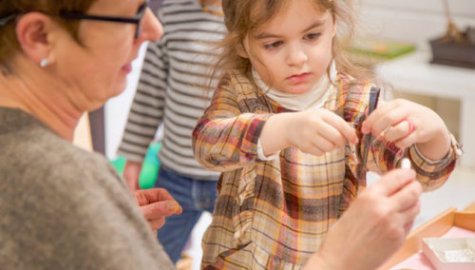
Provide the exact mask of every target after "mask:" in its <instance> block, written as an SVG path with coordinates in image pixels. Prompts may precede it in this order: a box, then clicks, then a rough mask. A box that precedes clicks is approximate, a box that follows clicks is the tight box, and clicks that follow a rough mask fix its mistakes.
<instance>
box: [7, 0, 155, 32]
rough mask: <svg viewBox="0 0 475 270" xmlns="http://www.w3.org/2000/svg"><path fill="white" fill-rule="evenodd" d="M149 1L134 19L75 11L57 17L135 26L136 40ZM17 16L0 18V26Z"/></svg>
mask: <svg viewBox="0 0 475 270" xmlns="http://www.w3.org/2000/svg"><path fill="white" fill-rule="evenodd" d="M148 4H149V0H145V1H144V2H143V3H142V4H141V5H140V6H139V8H138V10H137V13H136V14H135V16H134V17H117V16H101V15H91V14H85V13H83V12H77V11H61V12H60V13H59V17H61V18H63V19H65V20H93V21H102V22H115V23H129V24H135V26H136V28H135V34H134V37H135V38H138V37H139V36H140V34H141V31H142V29H141V22H142V19H143V17H144V15H145V11H147V8H148ZM17 16H18V14H10V15H7V16H5V17H3V18H0V26H4V25H6V24H7V23H9V22H10V21H12V20H13V19H15V18H16V17H17Z"/></svg>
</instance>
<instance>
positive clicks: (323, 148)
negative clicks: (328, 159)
mask: <svg viewBox="0 0 475 270" xmlns="http://www.w3.org/2000/svg"><path fill="white" fill-rule="evenodd" d="M313 146H314V148H316V149H317V152H322V153H325V152H330V151H332V150H334V149H335V148H336V147H337V146H336V145H335V144H333V142H331V141H330V140H328V139H326V138H325V137H318V138H317V139H316V140H315V141H314V142H313ZM320 155H321V154H320Z"/></svg>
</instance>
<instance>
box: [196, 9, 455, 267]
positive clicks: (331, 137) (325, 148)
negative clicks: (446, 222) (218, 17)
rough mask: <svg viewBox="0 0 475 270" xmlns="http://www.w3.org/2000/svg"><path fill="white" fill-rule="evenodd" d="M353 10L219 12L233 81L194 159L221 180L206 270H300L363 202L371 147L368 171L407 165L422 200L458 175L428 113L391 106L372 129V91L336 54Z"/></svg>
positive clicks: (206, 123) (446, 136)
mask: <svg viewBox="0 0 475 270" xmlns="http://www.w3.org/2000/svg"><path fill="white" fill-rule="evenodd" d="M348 3H349V1H340V0H292V1H290V0H288V1H285V0H281V1H270V0H241V1H233V0H229V1H223V9H224V13H225V23H226V27H227V29H228V32H229V34H228V35H227V37H226V38H225V40H224V44H225V46H224V52H225V54H224V56H223V59H222V61H221V63H222V64H223V65H222V66H223V67H224V71H225V72H226V74H227V75H226V76H224V78H223V79H222V81H221V83H220V85H219V87H218V89H217V90H216V92H215V96H214V98H213V101H212V104H211V105H210V107H209V108H208V109H207V111H206V112H205V115H204V116H203V117H202V119H201V120H200V121H199V123H198V125H197V127H196V128H195V131H194V136H193V139H194V150H195V156H196V157H197V159H198V160H199V161H200V162H201V163H202V164H204V165H205V166H207V167H209V168H212V169H215V170H219V171H222V175H221V180H220V182H219V184H218V186H219V196H218V201H217V204H216V208H215V212H214V217H213V223H212V224H211V226H210V227H209V229H208V231H207V233H206V235H205V238H204V240H203V241H204V243H203V247H204V258H203V266H204V267H205V268H206V267H208V268H209V269H295V268H300V267H301V266H302V265H303V264H304V263H305V262H306V261H307V260H308V259H309V258H310V257H311V255H312V254H313V253H315V252H316V251H318V250H319V249H320V247H321V245H322V243H323V239H324V238H325V237H326V235H327V233H328V231H329V229H330V227H332V226H333V225H334V224H337V223H338V222H337V219H339V218H340V216H341V215H342V213H343V212H344V211H345V210H346V209H347V208H348V207H349V204H350V202H351V201H352V200H353V199H354V198H355V197H356V195H357V192H358V190H359V179H358V178H357V176H358V175H359V174H360V168H359V164H360V160H361V158H360V156H361V153H362V152H363V149H364V148H365V147H370V150H369V156H368V159H367V160H368V164H367V166H366V167H365V168H363V169H366V168H367V169H370V170H372V171H376V172H380V173H382V172H385V171H388V170H390V169H392V168H394V167H395V166H396V164H397V163H398V161H399V160H400V158H401V157H402V155H401V153H406V155H407V157H408V158H410V159H411V161H412V165H413V167H414V168H415V171H416V172H417V179H418V180H419V182H420V183H421V184H422V185H423V187H424V188H425V189H432V188H436V187H438V186H440V185H441V184H442V183H444V182H445V180H446V179H447V178H448V176H449V174H450V172H451V171H452V170H453V168H454V165H455V160H456V151H455V150H457V146H456V143H455V142H454V141H453V140H452V136H451V135H450V133H449V131H448V130H447V128H446V126H445V124H444V123H443V121H442V120H441V118H440V117H439V116H437V114H436V113H434V112H433V111H431V110H430V109H428V108H425V107H423V106H421V105H418V104H415V103H412V102H410V101H406V100H395V101H391V102H388V103H386V104H380V106H379V107H378V108H377V109H376V110H375V111H374V112H373V113H372V114H371V116H369V117H366V114H365V111H366V110H367V108H368V102H369V92H370V88H371V87H372V86H373V84H372V83H371V82H370V81H369V80H367V79H365V78H363V77H361V76H360V75H358V73H357V72H355V71H354V70H353V69H352V68H351V65H349V64H348V62H347V61H345V59H344V58H343V56H342V54H341V51H339V50H338V48H339V43H340V40H339V39H340V37H339V35H338V33H340V32H341V30H342V28H341V27H342V26H343V25H342V24H340V23H343V22H345V21H347V20H349V18H350V17H351V16H350V15H351V14H349V7H348V6H347V5H349V4H348ZM368 134H372V135H373V137H374V138H376V139H375V141H374V142H373V143H371V144H370V145H365V144H364V143H363V142H364V141H365V140H363V139H362V138H363V136H366V135H368ZM391 206H392V205H391ZM370 207H373V208H375V207H378V205H370ZM387 207H388V208H389V207H390V204H388V205H387ZM411 207H413V208H412V209H413V210H414V209H416V208H417V206H415V205H413V206H411ZM411 211H412V210H411ZM414 211H415V210H414ZM416 212H417V211H416ZM367 222H368V224H369V223H371V222H372V220H367ZM410 223H411V222H407V223H406V224H404V225H403V227H404V228H407V227H410V225H411V224H410ZM368 226H370V225H368ZM347 240H348V241H352V240H351V239H347ZM342 252H343V251H342ZM355 269H357V268H355Z"/></svg>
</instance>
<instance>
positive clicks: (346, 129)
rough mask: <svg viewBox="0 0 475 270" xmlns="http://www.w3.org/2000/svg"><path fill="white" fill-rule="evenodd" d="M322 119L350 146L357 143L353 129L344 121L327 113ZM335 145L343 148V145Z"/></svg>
mask: <svg viewBox="0 0 475 270" xmlns="http://www.w3.org/2000/svg"><path fill="white" fill-rule="evenodd" d="M323 119H324V120H325V122H327V123H328V124H329V125H331V126H332V127H333V128H335V129H336V130H337V131H338V132H339V133H340V134H341V136H343V138H344V139H345V140H346V141H347V142H349V143H351V144H355V143H357V142H358V137H357V136H356V131H355V129H354V128H353V127H352V126H351V125H350V124H348V123H347V122H346V121H345V120H343V118H341V117H340V116H338V115H336V114H334V113H329V114H327V115H325V116H324V117H323ZM337 145H340V146H343V145H344V144H337Z"/></svg>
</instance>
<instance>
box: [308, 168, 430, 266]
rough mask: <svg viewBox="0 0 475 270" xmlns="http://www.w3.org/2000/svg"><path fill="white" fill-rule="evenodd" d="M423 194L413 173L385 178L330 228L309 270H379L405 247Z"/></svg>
mask: <svg viewBox="0 0 475 270" xmlns="http://www.w3.org/2000/svg"><path fill="white" fill-rule="evenodd" d="M421 192H422V187H421V185H420V184H419V182H417V181H415V173H414V171H412V170H407V169H398V170H394V171H391V172H389V173H388V174H386V175H384V176H383V177H382V178H381V179H380V180H379V181H377V183H375V184H374V185H373V186H370V187H368V188H367V189H366V190H364V191H363V192H362V193H361V194H360V196H358V197H357V198H356V199H355V201H354V202H353V203H352V204H351V206H350V208H349V209H348V210H347V211H346V212H345V213H344V214H343V215H342V217H341V218H340V219H339V220H338V221H337V222H336V223H335V224H334V225H333V227H331V229H330V230H329V232H328V236H327V238H326V239H325V242H324V244H323V245H322V248H321V250H320V252H318V253H317V254H315V255H314V256H313V257H312V258H311V259H310V260H309V262H308V263H307V265H306V269H332V270H339V269H348V267H350V266H351V267H350V268H351V269H354V270H359V269H376V268H377V267H378V266H380V265H381V264H383V263H384V262H385V261H386V260H387V259H388V258H389V257H390V256H391V255H392V254H393V253H394V252H396V251H397V249H398V248H399V247H400V246H401V245H402V244H403V243H404V240H405V238H406V235H407V234H408V232H409V230H410V229H411V227H412V224H413V222H414V218H415V217H416V215H417V214H418V213H419V197H420V194H421Z"/></svg>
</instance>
